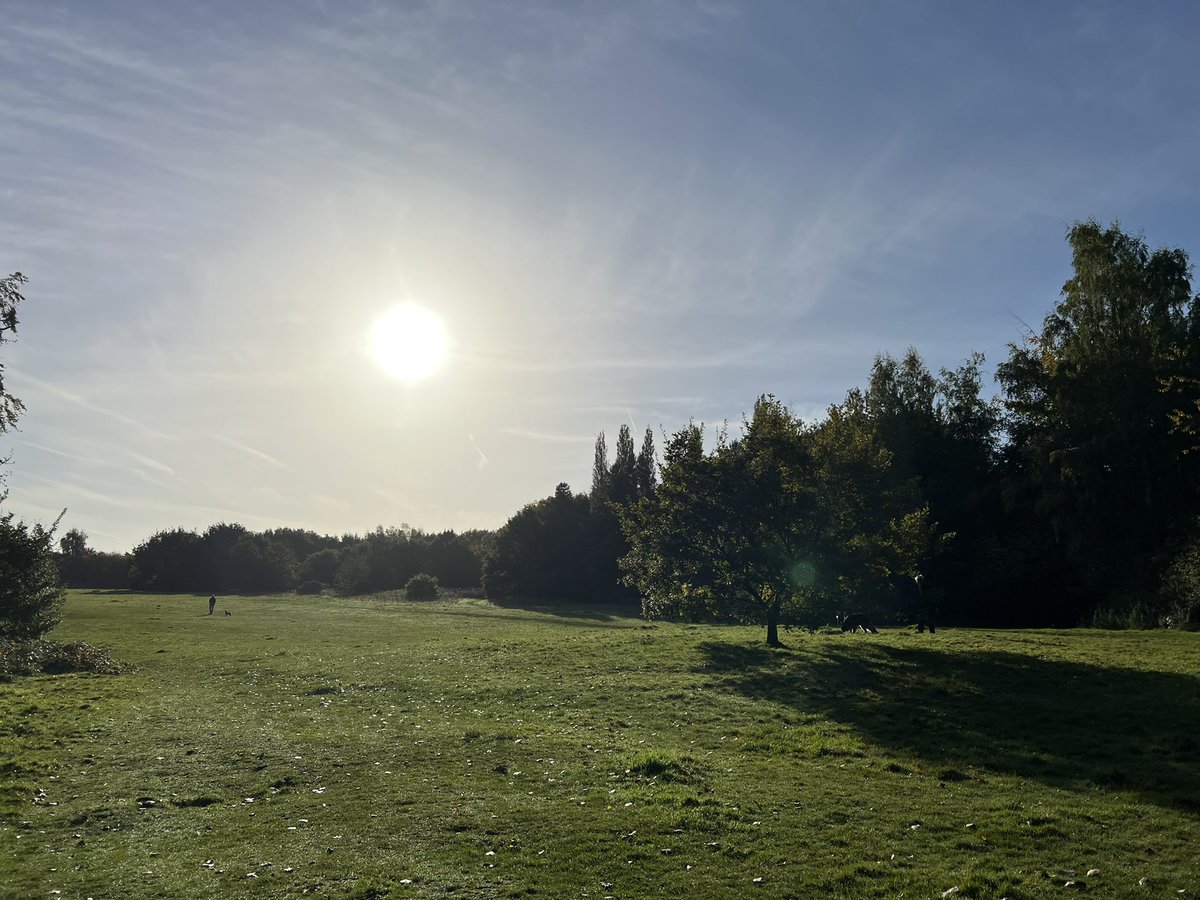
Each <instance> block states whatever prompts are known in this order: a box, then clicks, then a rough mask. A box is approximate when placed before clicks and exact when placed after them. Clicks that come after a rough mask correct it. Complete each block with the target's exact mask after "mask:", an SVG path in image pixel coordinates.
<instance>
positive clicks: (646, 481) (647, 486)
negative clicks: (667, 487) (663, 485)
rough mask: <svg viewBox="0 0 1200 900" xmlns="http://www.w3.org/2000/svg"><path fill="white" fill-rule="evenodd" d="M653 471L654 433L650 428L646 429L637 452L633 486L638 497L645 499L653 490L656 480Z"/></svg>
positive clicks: (654, 464)
mask: <svg viewBox="0 0 1200 900" xmlns="http://www.w3.org/2000/svg"><path fill="white" fill-rule="evenodd" d="M655 469H656V463H655V458H654V432H653V431H652V430H651V429H650V428H647V429H646V434H645V436H643V438H642V449H641V450H639V451H638V455H637V461H636V464H635V470H636V473H637V475H636V478H635V486H636V489H637V495H638V496H639V497H645V496H646V495H647V494H649V493H650V492H651V491H652V490H654V484H655V482H656V480H657V475H656V472H655Z"/></svg>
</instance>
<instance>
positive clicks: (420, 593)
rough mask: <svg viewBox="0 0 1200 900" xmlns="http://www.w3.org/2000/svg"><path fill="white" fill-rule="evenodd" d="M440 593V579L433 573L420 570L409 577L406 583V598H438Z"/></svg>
mask: <svg viewBox="0 0 1200 900" xmlns="http://www.w3.org/2000/svg"><path fill="white" fill-rule="evenodd" d="M437 595H438V580H437V579H436V578H434V577H433V576H432V575H426V574H425V573H424V572H420V573H418V574H416V575H414V576H413V577H412V578H410V579H408V582H407V583H406V584H405V585H404V598H405V599H406V600H436V599H437Z"/></svg>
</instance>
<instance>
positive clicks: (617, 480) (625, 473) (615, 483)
mask: <svg viewBox="0 0 1200 900" xmlns="http://www.w3.org/2000/svg"><path fill="white" fill-rule="evenodd" d="M609 498H610V499H611V500H612V502H613V503H617V504H620V505H622V506H624V505H627V504H629V503H632V502H633V501H634V500H636V499H637V457H636V455H635V454H634V450H633V435H631V434H630V433H629V426H628V425H622V426H621V430H620V431H618V432H617V454H616V459H614V460H613V464H612V469H610V470H609Z"/></svg>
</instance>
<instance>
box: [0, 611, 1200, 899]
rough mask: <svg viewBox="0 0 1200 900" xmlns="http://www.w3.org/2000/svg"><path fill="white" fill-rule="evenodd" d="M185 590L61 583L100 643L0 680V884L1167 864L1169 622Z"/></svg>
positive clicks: (776, 875)
mask: <svg viewBox="0 0 1200 900" xmlns="http://www.w3.org/2000/svg"><path fill="white" fill-rule="evenodd" d="M223 608H228V609H230V610H231V611H232V612H233V615H232V616H223V615H220V613H221V611H222V609H223ZM206 613H207V598H206V597H195V598H187V597H158V596H148V595H132V594H90V593H83V592H74V593H72V595H71V597H70V599H69V602H68V606H67V614H66V619H65V621H64V622H63V624H62V625H61V626H60V627H59V628H58V629H56V631H55V632H54V633H53V634H52V635H51V637H53V638H54V639H56V640H76V639H86V640H87V641H89V642H93V643H98V644H104V645H109V646H111V647H112V648H113V650H114V655H115V656H117V657H118V658H120V659H122V660H124V661H126V662H128V663H130V664H132V666H133V670H132V671H131V672H129V673H127V674H123V675H116V676H77V675H71V676H56V677H33V678H24V679H17V680H14V681H11V682H9V683H7V684H0V896H12V897H51V896H61V897H64V898H65V897H79V898H84V897H95V898H96V900H100V898H102V897H105V898H116V897H214V898H216V897H221V898H229V897H234V898H236V897H284V896H287V897H291V896H303V895H305V894H307V895H309V896H328V897H358V898H374V897H379V898H382V897H393V896H394V897H451V898H463V897H472V898H475V897H480V898H482V897H524V896H542V897H589V898H603V897H614V898H616V897H622V898H630V897H654V896H673V895H686V896H689V897H741V896H747V895H750V896H761V897H812V896H818V895H822V896H843V897H900V896H907V897H936V896H939V895H940V894H941V893H942V892H943V891H946V890H948V889H949V888H951V887H957V888H959V891H958V893H957V894H956V895H954V896H957V897H1002V896H1007V897H1011V898H1014V900H1016V898H1022V897H1049V896H1060V895H1062V894H1063V893H1064V891H1066V892H1070V890H1071V889H1070V888H1064V885H1065V883H1066V882H1067V881H1071V880H1076V881H1086V882H1087V891H1088V893H1089V894H1091V895H1096V896H1109V897H1124V896H1137V897H1142V896H1167V895H1170V896H1190V895H1193V894H1194V893H1195V892H1200V875H1198V874H1197V870H1198V868H1200V866H1198V862H1197V861H1198V860H1200V679H1198V678H1197V676H1196V674H1195V673H1197V672H1200V636H1198V635H1195V634H1181V633H1175V632H1146V633H1132V632H1124V633H1115V632H1097V631H1072V632H1052V631H1019V632H989V631H955V630H953V629H951V630H944V631H940V632H939V633H938V634H937V635H932V636H931V635H918V634H915V633H913V632H910V631H899V630H897V631H887V630H885V631H883V632H881V633H880V634H879V635H867V636H864V635H857V636H854V635H843V634H840V633H839V634H820V635H804V634H799V633H794V634H790V635H785V640H786V641H787V642H788V643H789V644H790V647H789V649H785V650H769V649H767V648H765V647H764V646H762V644H761V638H762V634H761V630H760V629H749V628H725V627H720V628H718V627H707V626H677V625H669V624H653V625H651V624H648V623H645V622H641V621H639V620H637V619H630V618H622V617H616V616H613V617H609V616H604V615H596V616H588V615H551V614H547V613H543V612H536V611H526V610H520V609H500V608H497V607H494V606H491V605H489V604H487V603H485V602H483V601H479V600H459V601H454V600H451V601H442V602H438V603H407V602H403V601H397V600H386V599H372V600H335V599H330V598H298V597H271V598H228V599H224V598H223V599H222V600H221V602H220V606H219V608H218V615H216V616H212V617H209V616H208V615H206ZM1093 868H1095V869H1099V870H1100V874H1098V875H1093V876H1087V875H1086V874H1085V873H1086V872H1087V871H1088V870H1089V869H1093ZM1070 872H1074V873H1076V874H1075V875H1074V876H1072V875H1070V874H1068V873H1070ZM758 879H761V880H758ZM1140 879H1146V882H1145V884H1144V886H1139V880H1140ZM54 891H60V892H61V894H52V892H54ZM1178 891H1186V892H1187V893H1186V894H1179V893H1177V892H1178Z"/></svg>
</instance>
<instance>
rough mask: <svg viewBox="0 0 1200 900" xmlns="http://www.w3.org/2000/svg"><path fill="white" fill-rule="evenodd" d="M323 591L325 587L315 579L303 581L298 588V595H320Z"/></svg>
mask: <svg viewBox="0 0 1200 900" xmlns="http://www.w3.org/2000/svg"><path fill="white" fill-rule="evenodd" d="M323 590H325V585H324V584H322V583H321V582H319V581H317V580H315V579H310V580H308V581H302V582H300V584H299V585H297V586H296V593H297V594H319V593H321V591H323Z"/></svg>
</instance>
